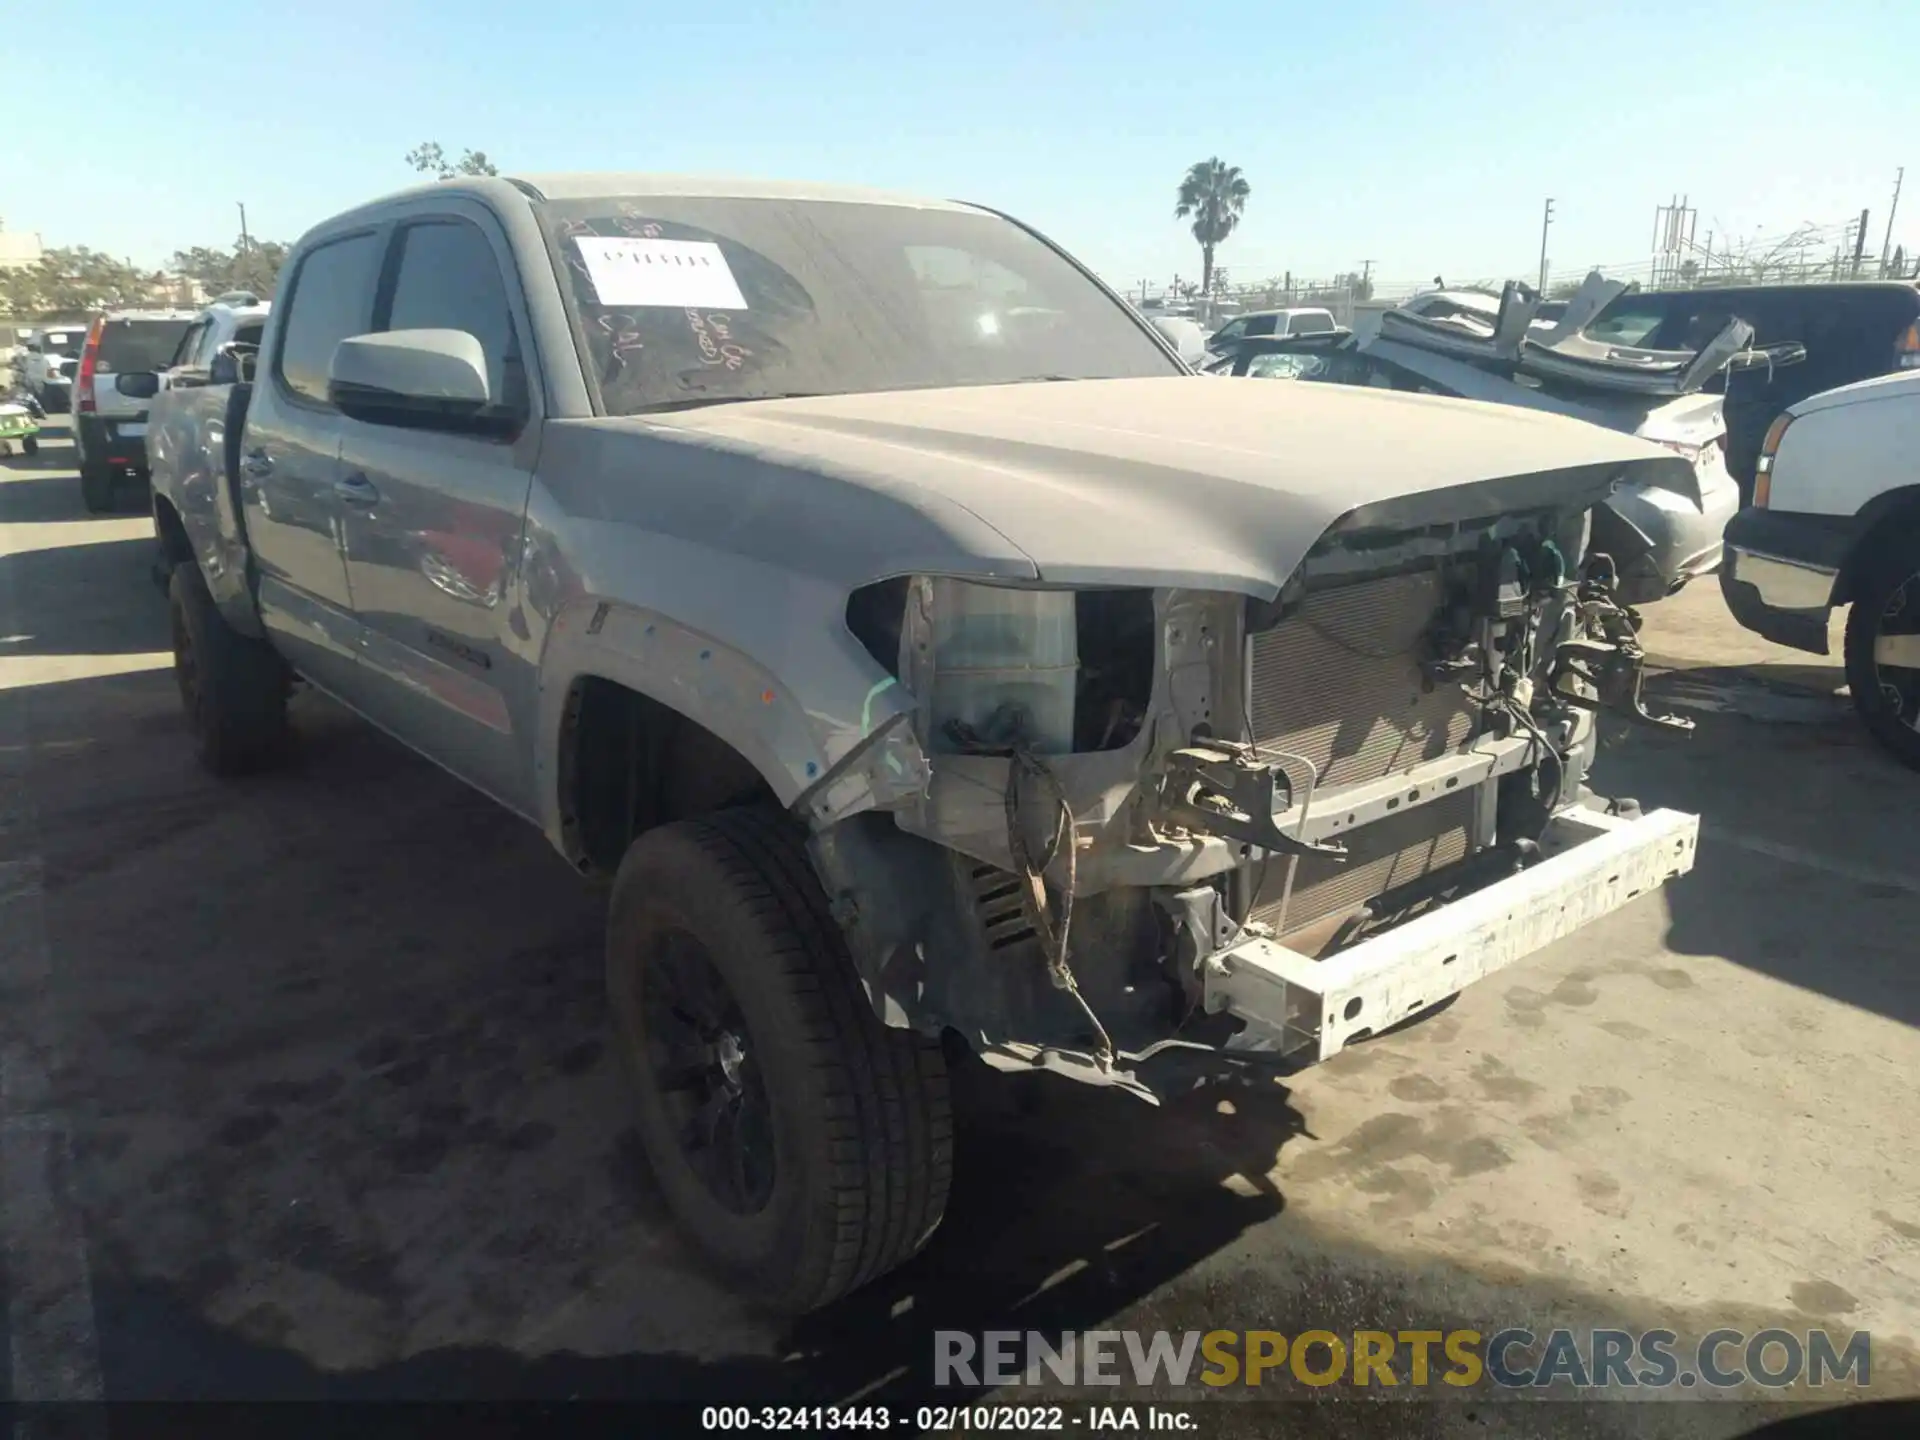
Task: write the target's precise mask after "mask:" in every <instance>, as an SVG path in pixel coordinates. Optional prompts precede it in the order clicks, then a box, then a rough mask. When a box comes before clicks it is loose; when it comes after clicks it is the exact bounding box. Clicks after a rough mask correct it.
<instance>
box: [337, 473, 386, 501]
mask: <svg viewBox="0 0 1920 1440" xmlns="http://www.w3.org/2000/svg"><path fill="white" fill-rule="evenodd" d="M333 493H334V494H335V495H337V496H338V497H339V498H340V499H342V500H344V501H345V502H346V503H347V504H349V505H378V504H379V503H380V491H379V490H378V489H377V488H376V487H375V486H374V483H373V482H372V481H371V480H369V479H367V477H366V476H365V475H362V474H361V473H360V472H359V471H358V470H356V471H354V472H353V474H351V475H343V476H342V477H341V478H340V479H338V480H336V481H334V482H333Z"/></svg>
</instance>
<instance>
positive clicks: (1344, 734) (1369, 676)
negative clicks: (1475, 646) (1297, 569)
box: [1248, 571, 1475, 787]
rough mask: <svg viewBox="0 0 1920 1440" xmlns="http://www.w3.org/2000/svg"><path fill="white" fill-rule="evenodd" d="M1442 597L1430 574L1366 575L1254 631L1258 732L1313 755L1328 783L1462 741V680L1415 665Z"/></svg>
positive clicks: (1362, 776)
mask: <svg viewBox="0 0 1920 1440" xmlns="http://www.w3.org/2000/svg"><path fill="white" fill-rule="evenodd" d="M1440 600H1441V588H1440V577H1439V576H1438V575H1437V574H1435V573H1434V572H1432V571H1423V572H1420V573H1417V574H1412V575H1392V576H1388V577H1386V578H1385V579H1380V580H1363V581H1360V582H1358V583H1357V584H1353V585H1343V586H1341V587H1340V588H1339V589H1337V590H1325V591H1321V592H1320V593H1318V594H1315V595H1309V596H1308V597H1307V598H1306V600H1305V601H1304V602H1303V603H1302V605H1301V607H1300V609H1299V610H1298V611H1296V612H1295V613H1294V614H1293V615H1291V616H1289V617H1288V618H1287V619H1285V620H1283V621H1282V622H1281V623H1280V624H1278V625H1276V626H1275V627H1274V628H1273V629H1271V630H1265V631H1261V632H1259V633H1257V634H1255V635H1254V636H1253V637H1252V640H1251V642H1250V643H1251V649H1252V657H1251V665H1250V670H1251V689H1250V691H1249V695H1248V700H1249V709H1250V711H1251V719H1252V722H1253V738H1254V739H1255V740H1257V741H1259V742H1261V743H1262V744H1266V745H1273V746H1275V747H1277V748H1279V749H1282V750H1287V751H1291V752H1292V753H1294V754H1296V755H1302V756H1305V757H1307V758H1308V759H1310V760H1312V761H1313V763H1314V765H1315V767H1316V768H1317V769H1318V770H1319V773H1320V779H1319V783H1320V785H1321V786H1323V787H1325V786H1340V785H1351V784H1354V783H1355V782H1358V781H1365V780H1378V779H1380V778H1382V777H1383V776H1387V775H1392V774H1394V773H1396V772H1397V771H1401V770H1405V769H1408V768H1410V767H1411V766H1414V765H1417V764H1419V763H1420V762H1421V761H1423V760H1433V759H1438V758H1439V757H1440V756H1442V755H1444V754H1446V753H1447V752H1448V751H1449V750H1455V749H1458V748H1460V747H1461V746H1463V745H1465V744H1466V743H1467V741H1468V740H1470V739H1471V738H1472V737H1473V728H1474V719H1475V710H1474V707H1473V704H1472V702H1471V701H1470V700H1469V699H1468V698H1467V697H1466V695H1465V694H1464V693H1463V692H1462V691H1461V689H1460V687H1459V686H1458V685H1457V684H1437V685H1434V686H1433V687H1432V688H1431V689H1428V688H1427V687H1426V683H1425V679H1424V677H1423V676H1422V675H1421V673H1420V668H1419V658H1420V648H1421V641H1422V637H1423V636H1424V634H1425V633H1426V630H1427V628H1428V626H1429V625H1430V624H1431V622H1432V620H1433V616H1434V612H1435V611H1436V610H1437V609H1438V608H1439V606H1440ZM1288 768H1289V773H1292V769H1293V768H1294V767H1288ZM1298 783H1299V777H1298V776H1296V777H1295V784H1296V785H1297V784H1298Z"/></svg>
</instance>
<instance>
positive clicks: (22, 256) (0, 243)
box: [0, 221, 40, 270]
mask: <svg viewBox="0 0 1920 1440" xmlns="http://www.w3.org/2000/svg"><path fill="white" fill-rule="evenodd" d="M39 263H40V237H39V236H38V235H35V234H33V233H32V232H30V231H26V230H9V229H7V227H6V223H5V222H4V221H0V270H24V269H26V268H27V267H28V266H29V265H38V264H39Z"/></svg>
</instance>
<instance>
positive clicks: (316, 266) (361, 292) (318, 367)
mask: <svg viewBox="0 0 1920 1440" xmlns="http://www.w3.org/2000/svg"><path fill="white" fill-rule="evenodd" d="M379 254H380V251H379V247H378V246H377V245H376V244H375V241H374V237H373V236H372V235H371V234H364V235H349V236H347V237H346V238H345V239H344V240H330V241H328V242H327V243H326V244H324V245H322V246H320V247H318V248H317V249H314V250H309V251H308V252H307V255H306V258H305V259H303V260H302V261H301V262H300V269H299V271H298V272H297V273H296V274H295V275H294V277H293V299H292V300H291V301H290V302H289V305H288V310H287V323H286V324H285V325H283V326H282V327H281V330H280V354H279V356H278V357H277V359H276V361H275V367H274V368H275V372H276V373H277V374H278V376H279V378H280V382H281V383H282V384H283V385H285V386H286V387H287V388H288V389H289V390H292V391H293V392H294V393H295V394H296V395H298V396H300V397H301V398H302V399H305V400H310V401H312V402H313V403H315V404H318V405H324V404H326V403H327V368H328V366H330V365H331V364H332V363H333V352H334V349H335V347H336V346H338V345H339V343H340V342H341V341H342V340H344V339H346V338H347V337H348V336H349V335H361V334H365V333H366V331H367V330H368V329H369V328H371V324H372V311H373V284H374V275H375V269H376V267H377V265H378V263H379Z"/></svg>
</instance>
